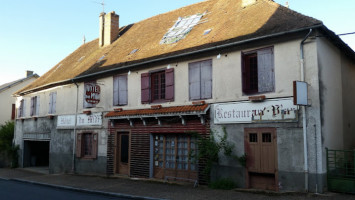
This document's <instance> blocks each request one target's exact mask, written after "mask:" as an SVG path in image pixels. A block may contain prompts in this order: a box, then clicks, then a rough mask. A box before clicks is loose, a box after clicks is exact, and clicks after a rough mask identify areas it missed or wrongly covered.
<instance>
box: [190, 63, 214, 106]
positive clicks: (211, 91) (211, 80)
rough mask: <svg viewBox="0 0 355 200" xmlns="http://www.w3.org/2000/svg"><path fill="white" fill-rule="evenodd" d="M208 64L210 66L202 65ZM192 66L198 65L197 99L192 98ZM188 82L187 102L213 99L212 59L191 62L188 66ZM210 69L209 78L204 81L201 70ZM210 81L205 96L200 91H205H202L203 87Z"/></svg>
mask: <svg viewBox="0 0 355 200" xmlns="http://www.w3.org/2000/svg"><path fill="white" fill-rule="evenodd" d="M206 62H209V64H210V65H202V64H203V63H206ZM194 64H199V67H198V68H199V69H198V71H199V74H198V79H199V81H198V82H199V89H198V90H199V95H198V96H199V97H197V98H196V97H193V96H192V91H191V90H192V87H193V86H192V84H193V83H192V80H191V79H192V74H191V73H192V72H191V71H192V68H193V67H194V66H193V65H194ZM188 66H189V67H188V81H189V100H190V101H195V100H206V99H212V98H213V61H212V59H207V60H201V61H196V62H191V63H189V64H188ZM207 67H210V77H208V78H209V79H206V77H202V71H203V69H202V68H207ZM204 71H206V69H204ZM209 81H210V88H209V90H210V93H209V94H207V93H206V92H205V93H204V94H203V92H202V91H206V89H203V85H204V84H206V83H208V82H209Z"/></svg>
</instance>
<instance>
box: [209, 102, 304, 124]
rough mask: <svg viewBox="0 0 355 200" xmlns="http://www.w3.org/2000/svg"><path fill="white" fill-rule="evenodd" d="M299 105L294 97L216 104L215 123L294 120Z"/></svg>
mask: <svg viewBox="0 0 355 200" xmlns="http://www.w3.org/2000/svg"><path fill="white" fill-rule="evenodd" d="M297 110H298V106H296V105H294V104H293V99H292V98H282V99H272V100H266V101H263V102H250V101H245V102H236V103H223V104H215V105H214V123H215V124H228V123H255V122H265V121H294V120H296V119H297Z"/></svg>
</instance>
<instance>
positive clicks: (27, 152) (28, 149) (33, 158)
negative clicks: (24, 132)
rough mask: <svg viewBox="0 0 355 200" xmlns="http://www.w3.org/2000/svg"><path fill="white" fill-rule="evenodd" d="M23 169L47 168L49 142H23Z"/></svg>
mask: <svg viewBox="0 0 355 200" xmlns="http://www.w3.org/2000/svg"><path fill="white" fill-rule="evenodd" d="M23 154H24V158H23V167H48V166H49V141H27V140H26V141H24V153H23Z"/></svg>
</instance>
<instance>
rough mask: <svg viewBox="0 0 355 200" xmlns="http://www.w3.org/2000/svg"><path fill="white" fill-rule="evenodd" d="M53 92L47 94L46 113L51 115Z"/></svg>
mask: <svg viewBox="0 0 355 200" xmlns="http://www.w3.org/2000/svg"><path fill="white" fill-rule="evenodd" d="M52 105H53V92H51V93H49V110H48V113H49V114H52V113H53V109H52V108H53V106H52Z"/></svg>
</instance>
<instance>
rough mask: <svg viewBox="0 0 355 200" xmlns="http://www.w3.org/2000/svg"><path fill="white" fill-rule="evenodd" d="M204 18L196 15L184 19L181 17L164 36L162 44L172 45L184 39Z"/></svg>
mask: <svg viewBox="0 0 355 200" xmlns="http://www.w3.org/2000/svg"><path fill="white" fill-rule="evenodd" d="M202 16H203V15H202V14H196V15H191V16H188V17H183V18H181V17H179V19H178V20H177V21H176V22H175V24H174V25H173V26H172V27H171V28H170V29H169V31H168V32H167V33H166V34H165V35H164V36H163V39H161V41H160V44H172V43H175V42H178V41H179V40H181V39H184V38H185V37H186V35H187V34H188V33H189V32H190V31H191V30H192V28H193V27H194V26H195V25H197V24H198V23H199V21H200V19H201V18H202Z"/></svg>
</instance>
